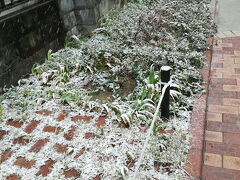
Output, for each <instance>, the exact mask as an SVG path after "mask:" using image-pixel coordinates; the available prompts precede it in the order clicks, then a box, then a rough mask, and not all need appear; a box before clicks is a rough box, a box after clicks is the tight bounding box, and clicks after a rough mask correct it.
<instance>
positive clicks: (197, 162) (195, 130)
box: [186, 0, 216, 180]
mask: <svg viewBox="0 0 240 180" xmlns="http://www.w3.org/2000/svg"><path fill="white" fill-rule="evenodd" d="M211 11H212V16H213V18H214V19H215V14H216V0H211ZM213 40H214V38H209V40H208V42H209V43H210V45H211V48H210V49H209V50H207V51H206V52H205V56H206V64H207V65H206V66H204V67H203V68H202V69H201V70H200V72H201V74H202V76H203V81H204V84H203V87H204V89H205V91H206V93H205V94H204V95H202V96H201V97H199V98H196V99H195V102H194V106H193V112H192V118H191V121H190V133H191V136H192V137H191V139H190V146H191V148H190V150H189V154H188V161H187V165H186V172H187V173H188V174H189V175H190V178H189V180H200V179H201V174H202V163H203V147H204V135H205V131H204V130H205V125H206V115H207V97H208V90H209V89H208V87H209V81H210V70H211V60H212V51H213V50H212V47H213Z"/></svg>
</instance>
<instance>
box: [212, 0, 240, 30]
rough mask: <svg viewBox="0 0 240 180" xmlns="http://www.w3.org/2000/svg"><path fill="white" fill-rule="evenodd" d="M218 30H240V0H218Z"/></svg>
mask: <svg viewBox="0 0 240 180" xmlns="http://www.w3.org/2000/svg"><path fill="white" fill-rule="evenodd" d="M216 22H217V25H218V32H227V31H240V0H218V1H217V18H216Z"/></svg>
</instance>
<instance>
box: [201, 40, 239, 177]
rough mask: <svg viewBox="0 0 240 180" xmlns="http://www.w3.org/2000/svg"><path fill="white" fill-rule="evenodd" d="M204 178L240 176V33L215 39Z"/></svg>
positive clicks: (205, 143)
mask: <svg viewBox="0 0 240 180" xmlns="http://www.w3.org/2000/svg"><path fill="white" fill-rule="evenodd" d="M207 106H208V107H207V116H206V120H207V122H206V129H205V141H204V157H203V167H202V180H239V179H240V37H235V38H223V39H218V40H216V42H214V46H213V56H212V62H211V74H210V84H209V94H208V100H207Z"/></svg>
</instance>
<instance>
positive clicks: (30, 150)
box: [0, 110, 174, 180]
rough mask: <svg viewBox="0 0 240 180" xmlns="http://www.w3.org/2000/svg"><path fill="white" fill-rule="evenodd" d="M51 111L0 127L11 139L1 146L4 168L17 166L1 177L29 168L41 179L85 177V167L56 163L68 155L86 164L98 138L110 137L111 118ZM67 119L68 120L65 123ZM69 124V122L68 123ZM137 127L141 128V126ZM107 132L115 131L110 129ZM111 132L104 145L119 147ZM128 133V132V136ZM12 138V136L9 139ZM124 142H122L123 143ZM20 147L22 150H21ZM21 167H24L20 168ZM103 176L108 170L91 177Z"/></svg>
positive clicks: (106, 157) (2, 134)
mask: <svg viewBox="0 0 240 180" xmlns="http://www.w3.org/2000/svg"><path fill="white" fill-rule="evenodd" d="M47 112H48V111H45V110H43V111H38V112H36V114H37V116H36V117H35V119H36V120H32V121H27V122H23V121H16V120H9V121H7V123H6V124H5V125H4V126H3V130H1V131H0V142H4V141H6V143H7V142H10V143H8V144H9V147H6V148H5V150H4V148H2V149H0V152H1V154H0V170H1V166H2V165H4V166H13V169H12V171H9V172H5V174H2V175H0V179H10V180H11V179H25V178H26V176H27V175H28V173H27V170H28V169H29V170H30V169H31V170H33V172H34V173H33V174H31V177H32V178H33V179H34V178H35V179H37V178H38V177H39V178H40V179H41V178H43V177H46V178H49V177H50V176H51V177H56V176H58V177H59V179H67V178H78V177H82V176H83V178H84V174H83V171H82V169H81V168H79V167H78V166H67V167H65V166H63V167H60V169H57V168H56V167H57V166H59V165H58V164H59V163H60V164H62V161H63V162H64V161H65V158H67V159H68V161H67V162H66V163H65V164H67V165H68V164H71V163H73V162H74V163H77V164H78V163H80V164H81V161H82V160H84V159H85V160H84V162H82V163H83V164H82V165H84V164H85V163H86V159H89V158H88V156H89V155H90V156H92V155H91V153H92V152H95V151H96V149H95V146H96V147H97V144H98V142H100V141H101V143H102V142H103V141H105V138H107V137H105V136H104V133H103V132H102V131H104V129H105V128H107V129H109V128H110V127H107V126H106V120H107V118H106V117H105V116H100V117H97V118H95V119H93V118H92V116H85V115H72V114H71V112H68V113H65V112H64V111H62V112H60V113H53V112H51V114H50V113H47ZM46 114H48V117H49V118H50V119H51V123H49V121H47V120H46ZM42 115H43V116H42ZM63 122H65V123H64V124H61V123H63ZM66 124H69V125H68V126H66ZM116 127H117V128H118V131H120V132H121V131H124V132H125V131H130V130H129V129H126V128H119V127H118V126H117V125H116ZM5 128H6V130H5ZM137 129H138V130H139V128H137ZM17 132H18V133H19V132H21V133H20V134H19V135H18V136H15V135H14V136H13V134H16V133H17ZM106 132H111V131H110V129H109V130H106ZM120 132H118V133H117V134H118V135H117V137H121V136H124V135H120V134H119V133H120ZM115 133H116V132H115ZM125 133H126V132H125ZM142 133H143V134H142ZM145 133H146V132H143V131H141V130H139V133H138V134H139V135H141V134H142V135H141V136H142V139H144V137H145V135H144V134H145ZM160 133H164V134H165V133H174V132H173V131H171V130H166V131H164V130H162V131H161V132H160ZM100 134H101V135H100ZM123 134H124V133H123ZM111 136H113V135H110V137H109V140H107V141H106V145H104V146H106V147H108V146H109V145H110V147H111V148H117V146H116V145H115V143H116V144H117V141H119V140H118V138H117V139H114V138H111ZM114 136H115V135H114ZM128 136H130V135H128ZM128 136H127V134H126V137H128ZM134 136H136V135H134ZM126 137H125V138H126ZM8 138H12V139H11V140H10V141H7V139H8ZM108 141H109V142H108ZM135 141H136V143H134V144H133V143H129V141H127V145H128V146H137V145H138V144H140V143H141V140H135ZM81 142H82V143H81ZM4 143H5V142H4ZM96 143H97V144H96ZM122 143H123V142H119V145H121V144H122ZM78 144H80V145H78ZM90 144H92V145H90ZM113 144H114V145H113ZM94 149H95V150H94ZM19 150H20V151H22V152H18V151H19ZM100 154H101V153H100ZM56 157H57V158H56ZM111 157H114V158H115V155H108V154H105V155H104V154H102V155H101V156H99V157H98V158H99V159H100V160H101V161H104V162H102V163H108V161H109V160H110V159H111ZM123 159H125V157H123ZM70 162H71V163H70ZM126 163H127V165H128V164H129V163H128V161H127V162H126ZM14 168H16V169H14ZM18 168H20V169H21V171H18ZM24 172H25V174H24ZM52 174H55V176H54V175H53V176H52ZM56 174H58V175H56ZM85 177H86V175H85ZM102 177H104V174H103V173H99V171H96V174H93V175H92V176H91V178H90V179H89V180H101V179H102ZM86 179H88V178H86Z"/></svg>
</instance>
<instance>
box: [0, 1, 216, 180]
mask: <svg viewBox="0 0 240 180" xmlns="http://www.w3.org/2000/svg"><path fill="white" fill-rule="evenodd" d="M100 22H101V25H100V28H98V29H96V30H95V31H94V32H93V34H92V35H91V36H83V35H78V36H72V37H68V38H67V39H66V43H65V48H64V49H61V50H59V51H58V52H56V53H52V52H51V51H49V52H48V55H47V59H46V61H45V63H44V64H41V65H38V64H36V65H35V66H33V68H32V74H31V75H30V77H29V78H27V79H21V80H20V81H19V86H17V87H13V88H10V89H7V90H6V92H5V93H4V94H3V95H2V96H1V97H0V100H1V106H0V120H1V119H2V120H3V121H6V120H8V119H11V118H12V119H19V120H23V121H31V120H33V119H34V116H33V112H35V111H36V110H39V109H50V110H53V111H54V110H61V109H67V110H68V111H71V112H75V113H76V112H81V113H82V114H86V115H91V116H92V117H94V119H97V118H98V117H99V116H107V118H108V120H107V122H108V123H107V125H108V126H107V127H106V128H104V129H101V132H100V134H104V136H105V137H106V139H99V140H97V142H95V141H93V144H89V148H91V147H95V146H96V147H98V146H99V147H101V148H98V149H100V150H97V149H96V150H95V151H94V153H93V154H91V153H89V154H88V155H86V157H85V158H83V159H81V160H79V161H78V162H77V164H74V163H73V164H72V166H73V167H75V168H76V169H80V170H81V172H82V175H81V176H82V178H83V179H91V178H92V177H94V175H96V174H95V173H96V172H100V173H102V174H104V176H103V179H118V180H120V179H129V178H131V177H132V176H133V169H134V168H132V167H130V166H128V165H129V164H128V163H127V164H126V162H129V163H130V162H131V163H132V164H133V166H135V164H134V162H136V161H137V159H138V157H139V155H140V149H141V148H142V145H143V142H144V137H145V134H144V133H142V132H141V131H139V129H138V127H139V126H140V127H142V128H143V127H148V126H149V125H150V124H151V121H152V118H153V114H154V113H155V111H156V105H157V103H158V99H159V97H160V95H161V90H160V89H161V81H160V79H161V75H160V68H161V66H162V65H168V66H170V67H171V68H172V75H171V78H172V81H173V82H174V84H175V85H174V86H172V87H171V95H172V101H171V106H170V109H171V113H172V114H171V119H170V120H169V122H163V121H162V120H161V119H160V114H159V116H158V119H157V121H156V123H155V127H154V132H155V133H154V136H153V137H152V139H151V140H150V144H149V145H148V147H147V152H146V154H145V157H144V160H143V163H142V165H141V168H140V171H139V176H140V179H186V178H187V175H186V173H185V170H184V167H185V163H186V156H187V152H188V149H189V147H188V141H189V134H188V133H189V131H188V128H189V121H190V118H191V110H192V106H193V100H194V96H195V95H196V94H197V93H199V92H201V91H202V88H201V86H200V84H201V81H202V80H201V75H200V73H199V72H198V68H200V67H202V65H203V60H204V59H205V56H204V51H205V50H206V49H207V48H208V45H207V42H206V39H207V38H208V37H210V36H212V35H213V33H214V26H213V21H212V19H211V16H210V12H209V0H132V2H130V3H128V4H126V5H125V6H124V8H123V9H121V10H120V11H114V10H113V11H112V12H110V13H109V15H108V16H106V17H104V18H102V19H101V21H100ZM127 85H128V86H130V87H131V88H129V87H127ZM101 96H103V98H102V99H101V98H100V97H101ZM96 97H97V98H96ZM43 123H45V121H43ZM46 123H53V122H51V121H48V120H46ZM116 124H118V126H120V127H124V128H127V129H124V128H119V127H117V126H116ZM70 125H71V121H69V122H68V124H60V126H62V127H63V129H67V128H66V127H70ZM2 127H4V128H7V127H5V126H2ZM64 127H65V128H64ZM90 128H92V126H89V127H88V126H87V125H86V126H85V125H84V126H83V125H79V129H80V130H79V131H78V133H79V134H77V136H79V137H80V136H81V130H84V129H90ZM160 129H173V130H174V133H173V134H158V133H156V132H158V131H159V130H160ZM11 131H14V130H13V129H11ZM94 131H96V132H97V133H99V130H97V129H94ZM84 132H85V131H84ZM14 133H15V135H16V134H18V133H20V132H14ZM124 133H126V135H124ZM116 134H121V136H122V138H120V139H119V137H118V136H117V135H116ZM34 136H35V138H38V137H41V135H39V134H37V133H36V134H35V135H34ZM107 136H109V137H107ZM128 136H129V137H128ZM130 136H131V139H133V142H136V143H135V145H134V143H133V144H129V143H128V140H129V138H130ZM110 137H111V138H112V139H113V140H111V138H110ZM117 137H118V139H117V140H118V141H121V143H120V144H119V146H117V147H115V148H111V149H110V150H111V151H110V150H109V149H108V148H109V147H108V146H107V144H106V143H109V142H111V141H115V140H116V138H117ZM56 139H57V138H56ZM56 139H54V138H53V139H52V140H53V142H55V141H56ZM7 140H8V141H10V140H11V139H6V140H5V143H6V144H7ZM104 141H107V142H104ZM62 143H64V142H62ZM77 143H79V142H77V141H74V142H73V143H72V144H71V145H72V146H73V147H75V148H77V147H78V148H80V147H82V146H84V143H88V142H85V141H84V142H82V143H80V144H79V145H76V144H77ZM50 146H51V144H50ZM76 146H77V147H76ZM106 147H108V148H106ZM102 152H105V153H103V156H101V154H102ZM19 154H21V153H19ZM51 154H52V155H53V156H54V157H52V155H51ZM106 155H107V156H109V157H116V158H115V159H114V158H110V160H109V161H108V162H103V161H101V158H103V157H105V156H106ZM41 156H44V157H46V158H50V157H51V158H53V159H54V158H55V156H56V154H54V152H51V153H47V154H44V152H43V154H41ZM56 157H57V156H56ZM70 161H71V158H66V159H61V162H63V163H64V164H67V163H70ZM92 162H95V163H96V164H92ZM87 163H90V165H91V168H90V167H89V168H87V166H86V168H84V165H85V164H87ZM58 165H59V167H58V168H56V171H54V172H52V174H51V176H52V178H59V179H61V178H62V177H59V176H58V175H57V170H59V169H61V168H60V166H62V165H60V164H58ZM103 165H104V166H103ZM80 166H81V168H80ZM98 166H99V167H101V168H98ZM104 167H106V168H104ZM108 168H110V169H111V171H110V172H108V171H109V169H108ZM21 173H22V175H23V176H24V172H21ZM0 174H1V171H0ZM6 175H7V174H6V172H5V173H4V176H6ZM33 175H34V173H33ZM33 178H35V177H33Z"/></svg>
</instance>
